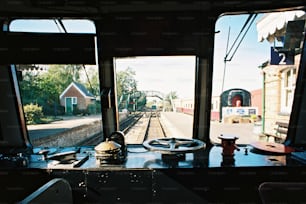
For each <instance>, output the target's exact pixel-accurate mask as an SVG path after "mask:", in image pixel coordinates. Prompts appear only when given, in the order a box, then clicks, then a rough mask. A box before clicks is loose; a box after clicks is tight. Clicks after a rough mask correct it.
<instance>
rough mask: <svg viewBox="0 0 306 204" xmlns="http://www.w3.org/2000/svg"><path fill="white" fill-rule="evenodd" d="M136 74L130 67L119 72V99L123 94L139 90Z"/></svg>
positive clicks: (117, 78)
mask: <svg viewBox="0 0 306 204" xmlns="http://www.w3.org/2000/svg"><path fill="white" fill-rule="evenodd" d="M135 75H136V73H135V71H134V70H132V69H131V68H130V67H128V68H127V69H125V70H124V71H118V72H117V75H116V83H117V97H118V99H120V97H121V96H122V95H123V94H126V93H129V92H133V91H137V81H136V80H135Z"/></svg>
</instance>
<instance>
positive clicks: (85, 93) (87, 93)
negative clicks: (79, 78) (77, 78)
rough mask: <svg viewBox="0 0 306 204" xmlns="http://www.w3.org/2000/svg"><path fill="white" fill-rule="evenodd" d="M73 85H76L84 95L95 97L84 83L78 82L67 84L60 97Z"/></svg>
mask: <svg viewBox="0 0 306 204" xmlns="http://www.w3.org/2000/svg"><path fill="white" fill-rule="evenodd" d="M72 86H74V87H75V88H76V89H77V90H78V91H79V92H80V93H81V94H82V95H83V96H84V97H88V98H95V97H94V95H93V94H92V93H91V92H90V91H89V90H88V89H86V87H85V86H84V85H83V84H80V83H77V82H71V83H70V84H69V86H67V88H66V89H65V90H64V91H63V92H62V93H61V95H60V98H62V97H63V96H64V95H65V94H66V93H67V91H68V90H69V89H70V88H71V87H72Z"/></svg>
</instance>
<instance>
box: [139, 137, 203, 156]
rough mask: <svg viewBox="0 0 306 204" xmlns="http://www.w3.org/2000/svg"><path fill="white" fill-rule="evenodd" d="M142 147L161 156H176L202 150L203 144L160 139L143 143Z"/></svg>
mask: <svg viewBox="0 0 306 204" xmlns="http://www.w3.org/2000/svg"><path fill="white" fill-rule="evenodd" d="M143 146H144V147H145V148H146V149H148V150H149V151H156V152H161V153H162V154H178V153H189V152H194V151H196V150H200V149H204V148H205V143H204V142H202V141H200V140H197V139H184V138H160V139H153V140H148V141H145V142H143Z"/></svg>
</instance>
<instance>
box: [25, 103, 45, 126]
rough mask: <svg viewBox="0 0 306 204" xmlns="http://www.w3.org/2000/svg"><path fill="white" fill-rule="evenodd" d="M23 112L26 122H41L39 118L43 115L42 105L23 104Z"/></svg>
mask: <svg viewBox="0 0 306 204" xmlns="http://www.w3.org/2000/svg"><path fill="white" fill-rule="evenodd" d="M24 114H25V117H26V121H27V124H38V123H41V119H42V117H43V116H44V114H43V112H42V107H41V106H38V105H37V104H32V103H31V104H28V105H25V106H24Z"/></svg>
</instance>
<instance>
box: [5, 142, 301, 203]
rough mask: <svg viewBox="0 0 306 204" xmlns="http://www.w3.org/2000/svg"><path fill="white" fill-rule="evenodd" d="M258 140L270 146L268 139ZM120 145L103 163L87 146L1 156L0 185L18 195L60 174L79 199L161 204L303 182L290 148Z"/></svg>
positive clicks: (232, 196) (252, 198)
mask: <svg viewBox="0 0 306 204" xmlns="http://www.w3.org/2000/svg"><path fill="white" fill-rule="evenodd" d="M256 145H258V144H255V146H256ZM264 145H270V148H271V145H272V144H270V143H269V144H264ZM125 148H126V152H125V154H124V159H122V160H121V159H119V160H116V158H117V157H112V158H108V160H107V162H106V160H105V157H103V156H101V155H100V157H98V156H97V154H99V153H97V151H96V149H95V148H94V147H90V146H84V147H67V148H45V149H43V148H34V153H33V155H31V156H30V157H29V158H28V159H27V160H26V161H21V162H19V163H18V164H17V163H14V162H13V161H11V162H9V161H6V162H4V161H1V169H0V179H1V181H3V182H1V183H2V184H1V186H0V190H1V192H2V193H5V195H7V196H8V197H10V198H11V199H13V198H14V199H19V200H21V199H22V198H23V197H25V196H26V195H28V194H29V193H30V192H32V191H34V190H35V189H37V188H38V187H39V186H41V185H43V184H44V183H45V182H47V181H49V180H50V179H54V178H63V179H65V180H67V181H68V182H69V184H70V185H71V189H72V192H73V197H74V200H78V201H79V202H80V203H82V202H89V201H92V202H100V201H102V200H103V201H104V202H106V203H114V202H119V201H120V202H130V203H146V202H161V203H163V202H167V201H168V199H172V201H180V202H191V203H203V201H208V202H225V201H226V200H227V199H229V200H230V201H231V202H232V203H235V202H255V203H257V202H258V201H259V199H260V197H259V193H258V188H259V186H260V185H261V184H262V183H264V182H306V176H305V175H306V165H305V164H304V162H303V161H301V160H297V159H295V157H293V155H292V153H291V152H290V151H288V152H289V153H288V152H285V153H271V152H264V151H261V150H260V149H257V148H255V147H254V145H238V146H236V147H235V149H234V151H233V156H232V157H230V158H228V157H226V156H224V154H225V153H224V147H223V144H220V145H213V146H211V147H205V148H200V149H197V150H196V151H192V152H188V151H187V152H186V153H176V154H167V153H165V152H164V151H159V150H158V151H154V150H153V151H152V150H150V149H148V148H147V147H146V146H145V145H127V146H126V147H125ZM112 150H113V149H112ZM289 150H290V149H289ZM117 153H118V152H117ZM104 156H105V155H104ZM117 156H118V155H117ZM118 157H119V158H120V155H119V156H118ZM101 158H104V160H103V159H101ZM15 161H16V159H15ZM25 189H27V190H25ZM16 191H18V192H16ZM220 192H222V196H220ZM242 194H243V196H242ZM139 195H141V196H139ZM225 197H226V198H227V199H225ZM9 201H15V200H9Z"/></svg>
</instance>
